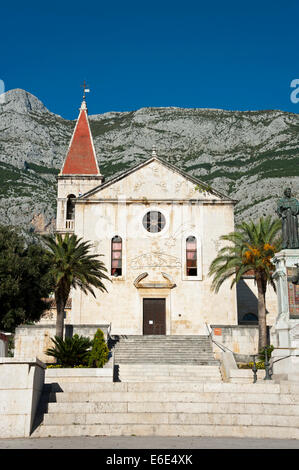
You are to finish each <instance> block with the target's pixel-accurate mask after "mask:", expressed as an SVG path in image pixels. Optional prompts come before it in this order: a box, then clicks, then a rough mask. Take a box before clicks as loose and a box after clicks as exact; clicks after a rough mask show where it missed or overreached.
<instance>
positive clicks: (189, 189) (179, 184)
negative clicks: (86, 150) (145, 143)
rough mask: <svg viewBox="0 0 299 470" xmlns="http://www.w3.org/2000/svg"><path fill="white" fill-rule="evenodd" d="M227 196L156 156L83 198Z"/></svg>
mask: <svg viewBox="0 0 299 470" xmlns="http://www.w3.org/2000/svg"><path fill="white" fill-rule="evenodd" d="M121 197H124V198H126V199H132V200H143V201H145V202H146V200H150V201H153V200H178V199H182V200H186V199H188V200H190V199H196V200H198V199H206V200H227V201H231V202H233V201H232V200H231V199H230V198H228V197H227V196H225V195H224V194H221V193H220V192H218V191H216V190H214V189H212V188H211V187H209V186H208V185H207V184H206V183H203V182H202V181H200V180H198V179H197V178H194V177H192V176H190V175H188V174H187V173H184V172H183V171H181V170H180V169H178V168H177V167H175V166H173V165H171V164H169V163H168V162H165V161H163V160H161V159H159V158H158V157H152V158H150V159H148V160H146V161H145V162H143V163H141V164H139V165H137V166H136V167H134V168H132V169H130V170H128V171H126V172H124V173H122V174H121V175H119V176H117V177H116V178H113V179H111V180H110V181H107V182H106V183H104V184H102V185H99V186H98V187H96V188H94V189H92V190H91V191H89V192H88V193H86V194H84V195H83V196H81V198H80V199H81V200H82V199H88V200H90V199H100V200H103V199H113V200H115V199H118V198H121Z"/></svg>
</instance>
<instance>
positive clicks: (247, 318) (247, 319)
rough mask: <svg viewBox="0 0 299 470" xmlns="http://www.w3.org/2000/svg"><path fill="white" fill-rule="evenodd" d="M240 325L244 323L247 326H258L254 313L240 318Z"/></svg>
mask: <svg viewBox="0 0 299 470" xmlns="http://www.w3.org/2000/svg"><path fill="white" fill-rule="evenodd" d="M241 323H244V324H247V325H250V324H258V317H257V316H256V315H255V314H254V313H251V312H248V313H246V314H245V315H244V317H243V318H242V321H241Z"/></svg>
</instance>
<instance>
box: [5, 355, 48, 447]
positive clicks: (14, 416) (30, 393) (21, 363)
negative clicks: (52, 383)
mask: <svg viewBox="0 0 299 470" xmlns="http://www.w3.org/2000/svg"><path fill="white" fill-rule="evenodd" d="M45 367H46V366H45V364H43V363H42V362H41V361H39V360H38V359H36V358H31V359H28V358H23V359H21V358H0V437H1V438H9V437H28V436H29V435H30V433H31V431H32V427H33V423H34V418H35V414H36V411H37V407H38V403H39V399H40V395H41V393H42V389H43V385H44V377H45Z"/></svg>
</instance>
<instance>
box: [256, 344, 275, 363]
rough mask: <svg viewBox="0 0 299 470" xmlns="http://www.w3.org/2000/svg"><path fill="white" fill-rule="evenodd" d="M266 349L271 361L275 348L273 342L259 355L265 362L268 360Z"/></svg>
mask: <svg viewBox="0 0 299 470" xmlns="http://www.w3.org/2000/svg"><path fill="white" fill-rule="evenodd" d="M265 349H267V355H268V361H269V359H270V357H271V354H272V351H273V349H274V346H273V345H272V344H271V346H266V347H265V348H264V349H263V350H262V351H260V352H259V356H258V357H259V359H260V360H261V361H264V362H265V360H266V355H265Z"/></svg>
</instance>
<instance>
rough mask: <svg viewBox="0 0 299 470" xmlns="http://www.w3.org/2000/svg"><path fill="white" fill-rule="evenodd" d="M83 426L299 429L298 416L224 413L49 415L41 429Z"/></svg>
mask: <svg viewBox="0 0 299 470" xmlns="http://www.w3.org/2000/svg"><path fill="white" fill-rule="evenodd" d="M69 424H73V425H84V424H116V425H118V424H177V425H180V424H200V425H203V424H209V425H210V424H216V425H228V426H232V425H234V426H242V425H246V426H252V425H256V426H279V427H280V426H290V427H299V416H284V415H274V416H272V415H253V414H225V413H213V414H212V413H163V412H162V413H147V412H139V413H138V412H131V413H117V412H116V413H87V414H84V413H81V414H80V413H77V414H74V415H73V414H71V413H57V414H54V413H49V414H46V415H45V417H44V425H46V426H47V425H69Z"/></svg>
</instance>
